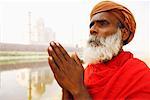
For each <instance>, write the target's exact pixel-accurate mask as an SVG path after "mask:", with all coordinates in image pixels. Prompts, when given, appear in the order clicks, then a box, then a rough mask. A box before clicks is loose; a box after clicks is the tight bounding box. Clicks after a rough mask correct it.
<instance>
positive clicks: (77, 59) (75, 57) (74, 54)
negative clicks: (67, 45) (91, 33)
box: [71, 52, 82, 66]
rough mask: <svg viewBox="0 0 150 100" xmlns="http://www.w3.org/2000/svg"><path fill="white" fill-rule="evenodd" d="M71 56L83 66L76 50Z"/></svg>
mask: <svg viewBox="0 0 150 100" xmlns="http://www.w3.org/2000/svg"><path fill="white" fill-rule="evenodd" d="M71 58H73V59H74V60H75V62H76V63H77V64H78V65H81V66H82V62H81V60H80V59H79V57H78V56H77V53H76V52H75V53H73V54H72V55H71Z"/></svg>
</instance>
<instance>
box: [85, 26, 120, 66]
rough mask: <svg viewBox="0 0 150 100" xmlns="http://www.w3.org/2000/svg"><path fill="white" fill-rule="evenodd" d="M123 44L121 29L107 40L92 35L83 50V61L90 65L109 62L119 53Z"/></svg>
mask: <svg viewBox="0 0 150 100" xmlns="http://www.w3.org/2000/svg"><path fill="white" fill-rule="evenodd" d="M122 44H123V43H122V37H121V30H120V29H118V30H117V32H116V33H115V34H113V35H110V36H107V37H106V38H104V37H97V36H93V35H90V37H89V39H88V42H87V46H86V48H85V49H84V50H83V61H84V62H85V63H88V64H89V63H91V64H94V63H98V62H106V61H109V60H111V59H112V57H114V56H116V55H117V54H118V53H119V51H120V49H121V48H122Z"/></svg>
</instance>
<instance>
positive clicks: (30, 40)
mask: <svg viewBox="0 0 150 100" xmlns="http://www.w3.org/2000/svg"><path fill="white" fill-rule="evenodd" d="M28 18H29V19H28V20H29V22H28V25H29V42H30V43H31V42H32V39H31V36H32V35H31V33H32V30H31V11H29V12H28Z"/></svg>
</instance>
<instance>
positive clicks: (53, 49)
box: [48, 42, 90, 100]
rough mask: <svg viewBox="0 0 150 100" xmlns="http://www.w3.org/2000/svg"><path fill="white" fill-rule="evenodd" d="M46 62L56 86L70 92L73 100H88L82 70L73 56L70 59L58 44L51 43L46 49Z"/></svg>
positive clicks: (76, 58) (78, 61)
mask: <svg viewBox="0 0 150 100" xmlns="http://www.w3.org/2000/svg"><path fill="white" fill-rule="evenodd" d="M48 54H49V57H48V61H49V65H50V67H51V70H52V71H53V73H54V77H55V79H56V81H57V82H58V84H59V85H60V86H61V87H62V88H63V89H66V91H68V92H70V93H71V94H72V96H73V98H74V99H80V100H82V99H90V96H89V94H88V92H87V90H86V88H85V86H84V81H83V77H84V68H83V66H82V64H81V63H80V60H79V58H78V56H77V55H76V54H75V55H74V59H72V58H71V57H70V56H69V54H68V53H67V52H66V50H65V49H64V48H63V47H62V46H61V45H60V44H59V43H55V42H51V43H50V46H49V47H48Z"/></svg>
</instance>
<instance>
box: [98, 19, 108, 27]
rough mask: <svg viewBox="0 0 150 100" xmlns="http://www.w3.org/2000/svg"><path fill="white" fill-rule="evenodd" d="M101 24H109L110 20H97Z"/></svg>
mask: <svg viewBox="0 0 150 100" xmlns="http://www.w3.org/2000/svg"><path fill="white" fill-rule="evenodd" d="M97 22H98V24H99V25H100V26H107V25H108V24H109V22H108V21H107V20H99V21H97Z"/></svg>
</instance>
